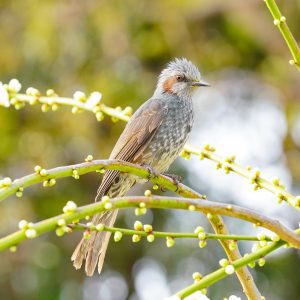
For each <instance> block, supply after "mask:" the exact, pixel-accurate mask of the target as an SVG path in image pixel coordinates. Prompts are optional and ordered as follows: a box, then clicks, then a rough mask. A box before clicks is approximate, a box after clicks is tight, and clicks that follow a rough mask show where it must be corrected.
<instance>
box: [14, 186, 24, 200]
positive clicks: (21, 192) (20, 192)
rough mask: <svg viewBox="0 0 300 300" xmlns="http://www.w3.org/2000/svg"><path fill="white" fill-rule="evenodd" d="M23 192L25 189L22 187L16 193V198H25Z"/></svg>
mask: <svg viewBox="0 0 300 300" xmlns="http://www.w3.org/2000/svg"><path fill="white" fill-rule="evenodd" d="M23 191H24V188H23V187H22V186H20V187H19V188H18V190H17V192H16V196H17V197H18V198H21V197H22V196H23Z"/></svg>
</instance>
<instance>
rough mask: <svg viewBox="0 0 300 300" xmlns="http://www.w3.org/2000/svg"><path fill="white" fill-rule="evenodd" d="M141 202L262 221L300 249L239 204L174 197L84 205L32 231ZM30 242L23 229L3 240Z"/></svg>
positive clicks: (285, 233) (297, 240) (294, 240)
mask: <svg viewBox="0 0 300 300" xmlns="http://www.w3.org/2000/svg"><path fill="white" fill-rule="evenodd" d="M107 203H109V204H110V205H109V208H108V206H107ZM140 203H144V205H145V207H147V208H171V209H184V210H190V208H191V205H193V210H194V208H195V210H196V211H201V212H204V213H212V214H222V215H225V216H230V217H237V218H240V219H243V220H246V221H250V222H256V223H257V222H259V223H260V224H261V226H263V227H265V228H267V229H270V230H272V231H274V232H275V233H276V234H277V235H278V236H279V237H280V238H281V239H282V240H284V241H286V242H288V243H290V244H291V245H293V246H294V247H297V248H300V237H299V236H298V235H297V234H296V233H294V232H293V231H291V230H289V229H288V228H286V227H285V226H284V225H282V224H280V223H279V222H278V221H274V220H272V219H270V218H267V217H264V216H261V215H259V214H258V213H256V212H253V211H251V210H249V209H245V208H241V207H238V206H236V205H234V206H232V207H231V208H230V209H228V205H227V204H223V203H217V202H211V201H200V202H199V201H197V200H195V199H191V198H174V197H160V196H153V197H120V198H114V199H111V200H110V201H109V202H96V203H93V204H89V205H86V206H82V207H79V208H77V209H76V211H74V212H71V213H64V214H61V215H59V216H56V217H53V218H50V219H47V220H44V221H42V222H39V223H36V224H34V225H32V226H31V227H30V228H31V229H34V230H35V231H36V235H41V234H43V233H46V232H49V231H53V230H55V229H57V225H58V224H59V220H65V222H66V223H71V222H74V221H76V220H79V219H83V218H85V217H86V216H92V215H94V214H96V213H100V212H103V211H107V210H111V209H121V208H128V207H139V205H140ZM25 239H26V234H25V231H24V230H19V231H17V232H15V233H13V234H10V235H8V236H6V237H4V238H2V239H0V250H4V249H6V248H9V247H11V246H14V245H17V244H18V243H20V242H21V241H23V240H25Z"/></svg>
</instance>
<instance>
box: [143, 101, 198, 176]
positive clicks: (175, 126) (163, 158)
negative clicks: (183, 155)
mask: <svg viewBox="0 0 300 300" xmlns="http://www.w3.org/2000/svg"><path fill="white" fill-rule="evenodd" d="M192 125H193V108H192V102H191V101H190V100H187V101H186V100H184V101H180V99H179V101H171V102H170V103H168V113H167V115H166V117H165V119H164V120H163V122H162V124H161V125H160V127H159V128H158V130H157V132H156V133H155V135H154V137H153V139H152V141H151V142H150V144H149V146H148V148H147V149H146V151H145V153H144V154H145V155H144V158H143V161H144V162H145V163H147V164H149V165H151V166H153V167H154V168H155V169H156V170H157V171H158V172H165V171H166V170H167V169H168V168H169V166H170V164H171V163H172V162H173V161H174V160H175V159H176V157H177V156H178V154H179V153H180V151H181V150H182V148H183V146H184V144H185V143H186V141H187V138H188V136H189V133H190V131H191V129H192Z"/></svg>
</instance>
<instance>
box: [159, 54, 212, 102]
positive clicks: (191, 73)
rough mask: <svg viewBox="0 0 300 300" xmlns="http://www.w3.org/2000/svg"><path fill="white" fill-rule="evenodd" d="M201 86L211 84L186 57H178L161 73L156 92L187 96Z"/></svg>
mask: <svg viewBox="0 0 300 300" xmlns="http://www.w3.org/2000/svg"><path fill="white" fill-rule="evenodd" d="M201 86H209V84H208V83H207V82H205V81H204V80H202V79H201V74H200V72H199V70H198V68H197V67H196V66H195V65H194V64H193V63H192V62H190V61H189V60H187V59H186V58H176V59H175V60H173V61H171V62H170V63H169V64H168V65H167V67H166V68H165V69H164V70H162V72H161V73H160V75H159V79H158V83H157V88H156V93H169V94H172V95H177V96H186V95H191V94H192V91H193V89H194V88H196V87H201Z"/></svg>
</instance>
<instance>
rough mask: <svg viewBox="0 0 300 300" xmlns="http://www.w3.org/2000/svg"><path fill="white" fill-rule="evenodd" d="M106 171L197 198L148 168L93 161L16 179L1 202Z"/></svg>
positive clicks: (1, 195) (1, 194)
mask: <svg viewBox="0 0 300 300" xmlns="http://www.w3.org/2000/svg"><path fill="white" fill-rule="evenodd" d="M104 169H105V170H117V171H121V172H124V173H131V174H134V175H136V176H139V177H141V178H145V179H147V178H149V176H150V180H151V181H152V182H153V183H155V184H157V185H159V186H163V187H164V188H166V189H169V190H171V191H176V193H178V194H179V195H183V196H185V197H193V196H195V193H194V192H193V191H192V190H191V189H189V188H188V187H186V186H184V185H183V184H178V186H176V185H175V184H174V182H173V180H172V179H170V178H169V177H166V176H163V175H155V176H151V174H150V173H149V170H148V169H147V168H144V167H141V166H138V165H134V164H131V163H128V162H124V161H120V160H93V161H91V162H84V163H80V164H75V165H69V166H62V167H57V168H53V169H49V170H46V171H47V175H46V176H41V175H40V174H37V173H33V174H30V175H27V176H24V177H22V178H19V179H16V180H14V181H13V183H12V184H11V185H10V186H8V187H4V188H2V189H0V201H2V200H4V199H5V198H7V197H8V196H10V195H13V194H15V193H16V192H18V190H20V188H23V189H25V188H27V187H29V186H31V185H34V184H37V183H40V182H44V181H47V180H50V179H52V178H54V179H59V178H64V177H72V176H73V174H74V170H75V171H76V172H77V174H78V175H84V174H87V173H90V172H95V171H96V172H97V171H102V170H104ZM197 196H198V198H202V199H205V196H202V195H200V194H197Z"/></svg>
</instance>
